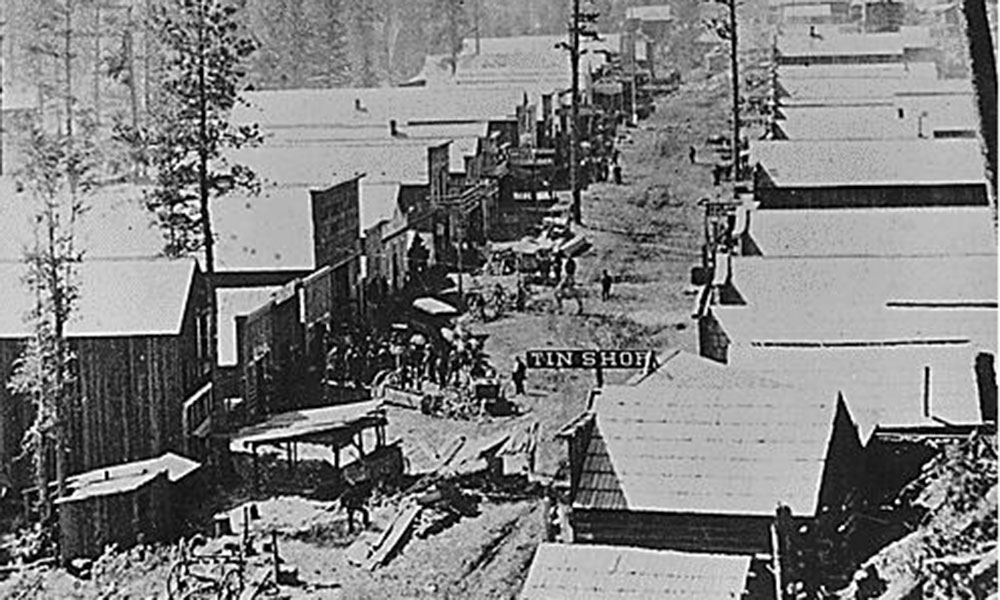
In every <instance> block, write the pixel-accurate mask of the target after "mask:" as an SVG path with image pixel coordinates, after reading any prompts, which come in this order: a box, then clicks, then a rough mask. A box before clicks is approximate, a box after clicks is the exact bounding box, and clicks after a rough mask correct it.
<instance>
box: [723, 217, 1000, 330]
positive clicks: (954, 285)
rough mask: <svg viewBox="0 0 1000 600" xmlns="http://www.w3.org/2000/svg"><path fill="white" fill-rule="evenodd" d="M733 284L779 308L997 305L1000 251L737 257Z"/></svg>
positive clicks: (756, 301)
mask: <svg viewBox="0 0 1000 600" xmlns="http://www.w3.org/2000/svg"><path fill="white" fill-rule="evenodd" d="M758 214H759V213H758ZM751 227H753V225H752V219H751ZM732 284H733V286H734V287H735V288H736V290H737V291H738V292H739V294H740V295H741V296H742V297H743V298H744V300H745V301H746V302H747V304H748V305H749V306H755V307H761V308H767V309H773V310H775V311H776V312H777V313H780V312H781V310H782V309H785V308H786V307H788V306H790V305H791V306H798V307H808V308H815V309H816V310H817V311H820V312H821V313H822V314H827V315H828V314H830V313H832V312H833V311H835V310H839V309H840V307H843V308H844V310H856V309H857V308H859V307H865V308H871V309H873V310H874V309H878V308H884V307H886V306H887V304H888V303H890V302H894V303H901V302H903V303H905V302H910V303H912V302H924V303H933V302H937V303H963V302H964V303H993V304H994V305H995V304H996V302H997V255H996V253H995V252H990V253H988V254H976V255H957V256H940V255H938V256H905V257H904V256H811V257H798V256H795V257H783V256H771V257H736V258H734V259H733V265H732ZM779 307H780V309H779Z"/></svg>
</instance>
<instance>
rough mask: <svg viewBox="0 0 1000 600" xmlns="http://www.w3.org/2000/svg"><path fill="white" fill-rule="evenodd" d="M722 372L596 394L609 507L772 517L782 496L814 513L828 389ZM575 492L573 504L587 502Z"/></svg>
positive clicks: (831, 399) (830, 412)
mask: <svg viewBox="0 0 1000 600" xmlns="http://www.w3.org/2000/svg"><path fill="white" fill-rule="evenodd" d="M696 360H698V361H704V362H708V359H701V358H699V359H696ZM667 364H669V361H668V363H667ZM678 368H679V367H678ZM718 368H719V369H720V370H724V369H726V367H723V366H721V365H719V367H718ZM699 369H700V367H699ZM730 375H732V376H733V378H731V379H730V380H729V381H728V382H727V383H726V384H725V385H724V386H719V387H716V386H714V385H712V384H711V383H708V384H707V385H701V384H698V385H688V384H685V382H684V381H683V380H674V379H672V378H670V377H655V378H650V379H648V380H646V381H644V382H642V383H640V384H638V385H635V386H608V387H605V388H604V389H603V390H602V391H601V393H600V395H598V396H597V397H596V399H595V403H594V413H595V415H596V422H595V435H599V436H600V439H601V440H602V442H603V444H604V445H605V447H606V456H607V461H608V466H609V467H610V471H609V472H610V474H611V475H612V476H613V478H614V479H615V483H616V484H617V485H619V486H620V488H621V493H622V496H623V497H624V501H625V506H623V507H615V508H619V509H624V510H634V511H657V512H672V513H709V514H739V515H773V513H774V509H775V506H777V504H778V502H782V503H784V504H787V505H788V506H789V507H790V508H791V509H792V512H793V513H794V514H796V515H803V516H812V515H814V514H815V511H816V509H817V504H818V501H819V487H820V482H821V479H822V474H823V470H824V465H825V461H826V454H827V445H828V440H829V438H830V435H831V432H832V429H833V422H834V409H835V404H836V403H835V400H836V393H830V394H825V395H823V396H819V395H817V394H815V393H811V392H805V391H803V390H800V389H796V388H793V387H790V386H787V385H784V384H781V383H777V382H774V381H764V380H762V378H760V377H758V376H754V375H749V376H748V380H747V385H745V386H742V385H739V379H740V377H741V374H740V373H739V372H736V371H730ZM697 377H698V379H699V380H702V379H701V377H702V376H701V375H700V374H699V375H697ZM591 477H592V475H591V472H590V471H588V468H587V464H585V465H584V474H583V476H582V477H581V483H580V485H581V487H586V486H591V487H594V486H592V484H591V483H590V482H589V479H590V478H591ZM605 487H607V486H605ZM584 499H585V497H578V500H577V503H576V504H575V506H577V507H578V508H591V506H587V505H584V504H581V501H582V500H584ZM593 508H603V506H593Z"/></svg>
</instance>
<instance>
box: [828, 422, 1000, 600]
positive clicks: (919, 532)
mask: <svg viewBox="0 0 1000 600" xmlns="http://www.w3.org/2000/svg"><path fill="white" fill-rule="evenodd" d="M896 503H897V505H898V506H899V507H900V508H901V509H902V510H903V511H906V510H907V509H915V518H914V520H913V521H914V522H912V523H910V524H909V525H910V528H911V530H912V531H911V533H909V534H908V535H906V536H904V537H903V538H902V539H899V540H897V541H896V542H893V543H892V544H890V545H888V546H886V547H885V548H883V549H882V550H881V551H880V552H878V553H877V554H875V555H874V556H873V557H871V558H870V559H869V560H868V561H866V562H865V564H864V565H862V567H861V569H859V571H858V573H857V574H856V575H855V578H854V581H853V582H852V583H851V584H850V585H849V586H848V587H846V588H845V589H843V590H841V591H840V592H839V593H838V594H837V597H838V598H841V599H842V600H868V599H874V598H878V599H881V600H889V599H896V598H898V599H902V598H915V597H921V598H941V599H944V598H966V597H970V598H971V597H975V598H996V597H997V448H996V436H995V435H978V436H976V437H973V438H972V439H970V440H968V441H966V442H963V443H962V444H958V445H955V446H952V447H949V448H947V449H945V450H944V451H943V452H942V453H941V454H940V455H938V456H937V457H935V458H934V459H932V460H931V461H930V462H929V463H928V464H927V465H926V466H925V467H924V470H923V472H922V474H921V475H920V476H919V477H918V478H917V479H916V480H914V481H913V482H912V483H911V484H910V485H908V486H907V487H906V488H905V489H904V490H903V491H902V492H901V493H900V495H899V497H898V498H897V500H896Z"/></svg>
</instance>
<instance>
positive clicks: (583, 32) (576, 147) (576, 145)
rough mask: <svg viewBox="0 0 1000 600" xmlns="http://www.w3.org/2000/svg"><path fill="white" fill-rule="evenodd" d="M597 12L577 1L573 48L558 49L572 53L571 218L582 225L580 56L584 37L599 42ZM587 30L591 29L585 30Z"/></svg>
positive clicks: (571, 33) (572, 26)
mask: <svg viewBox="0 0 1000 600" xmlns="http://www.w3.org/2000/svg"><path fill="white" fill-rule="evenodd" d="M597 17H598V14H597V12H596V11H595V10H594V9H593V7H592V6H588V10H587V11H586V12H583V11H581V10H580V0H573V18H572V20H571V21H570V25H569V45H567V44H566V43H565V42H561V43H559V44H557V46H558V47H560V48H563V49H565V50H569V64H570V78H571V79H570V81H571V82H572V84H571V86H570V93H571V94H572V95H573V98H572V102H571V103H570V122H569V132H570V142H569V187H570V190H572V192H573V203H572V205H571V207H570V213H571V215H570V216H571V218H572V220H573V222H574V223H576V224H577V225H579V224H580V223H581V222H582V216H581V213H582V211H581V207H580V204H581V202H580V181H579V179H580V174H579V168H580V157H579V152H580V133H579V131H577V129H578V126H579V121H580V55H581V54H583V52H584V51H582V50H580V37H581V36H583V37H586V38H588V39H591V40H598V39H600V37H599V36H598V35H597V32H596V31H594V30H593V29H589V27H592V26H594V25H595V24H596V23H597ZM585 27H588V28H587V29H585Z"/></svg>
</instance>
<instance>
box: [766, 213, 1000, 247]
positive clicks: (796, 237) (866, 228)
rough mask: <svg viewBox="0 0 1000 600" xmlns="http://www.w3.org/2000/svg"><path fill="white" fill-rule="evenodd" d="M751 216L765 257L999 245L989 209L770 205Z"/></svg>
mask: <svg viewBox="0 0 1000 600" xmlns="http://www.w3.org/2000/svg"><path fill="white" fill-rule="evenodd" d="M749 218H750V237H751V238H752V239H753V242H754V244H755V245H756V246H757V248H759V249H760V251H761V252H762V254H763V255H764V256H789V257H792V256H798V257H806V256H856V257H862V256H934V255H963V254H989V253H991V252H994V251H995V249H996V247H997V239H996V232H995V230H994V229H993V216H992V211H991V210H990V209H989V208H988V207H954V208H893V209H882V208H860V209H836V210H808V209H800V210H791V209H790V210H781V209H776V210H770V209H769V210H757V211H753V212H752V213H751V214H750V217H749Z"/></svg>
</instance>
